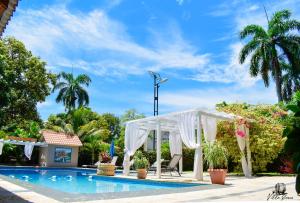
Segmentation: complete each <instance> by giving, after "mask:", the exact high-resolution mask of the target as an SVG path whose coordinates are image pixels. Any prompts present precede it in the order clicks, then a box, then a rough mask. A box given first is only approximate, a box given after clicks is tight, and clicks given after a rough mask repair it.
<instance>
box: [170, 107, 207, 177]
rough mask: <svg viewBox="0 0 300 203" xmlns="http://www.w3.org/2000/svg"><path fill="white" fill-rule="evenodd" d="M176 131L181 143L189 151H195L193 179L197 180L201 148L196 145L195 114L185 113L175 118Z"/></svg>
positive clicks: (198, 144)
mask: <svg viewBox="0 0 300 203" xmlns="http://www.w3.org/2000/svg"><path fill="white" fill-rule="evenodd" d="M176 118H177V123H178V129H179V132H180V137H181V140H182V142H183V143H184V144H185V145H186V146H187V147H188V148H191V149H196V150H195V158H194V177H195V178H198V177H199V174H200V170H201V168H200V163H201V146H200V143H198V141H197V139H196V135H195V123H196V120H197V113H196V112H187V113H182V114H180V115H178V116H177V117H176Z"/></svg>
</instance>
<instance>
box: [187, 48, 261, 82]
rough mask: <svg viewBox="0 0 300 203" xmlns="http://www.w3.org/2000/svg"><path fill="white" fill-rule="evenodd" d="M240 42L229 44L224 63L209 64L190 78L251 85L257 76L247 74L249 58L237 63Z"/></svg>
mask: <svg viewBox="0 0 300 203" xmlns="http://www.w3.org/2000/svg"><path fill="white" fill-rule="evenodd" d="M242 46H243V45H242V44H241V43H235V44H231V45H230V49H229V53H230V54H229V56H228V60H227V62H226V63H224V64H210V65H208V67H205V68H204V69H203V70H201V72H199V73H198V74H196V75H195V76H194V77H192V79H194V80H198V81H205V82H210V81H214V82H223V83H237V84H239V85H240V86H244V87H247V86H252V85H254V84H255V82H256V81H257V80H258V78H252V77H250V74H249V58H248V59H247V60H246V61H245V63H244V64H242V65H241V64H240V63H239V53H240V50H241V48H242Z"/></svg>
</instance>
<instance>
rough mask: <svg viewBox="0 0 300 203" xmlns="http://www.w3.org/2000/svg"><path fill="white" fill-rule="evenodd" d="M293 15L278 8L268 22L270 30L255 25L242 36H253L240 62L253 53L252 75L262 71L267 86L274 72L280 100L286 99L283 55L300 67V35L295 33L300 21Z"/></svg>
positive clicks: (296, 66) (243, 37)
mask: <svg viewBox="0 0 300 203" xmlns="http://www.w3.org/2000/svg"><path fill="white" fill-rule="evenodd" d="M290 17H291V12H290V11H288V10H282V11H278V12H276V13H275V14H274V15H273V16H272V18H271V20H270V21H268V28H267V29H264V28H263V27H262V26H260V25H254V24H252V25H248V26H246V27H245V28H244V29H243V30H242V31H241V33H240V38H241V39H245V38H247V37H250V38H251V39H250V40H249V41H248V42H247V44H246V45H245V46H244V47H243V48H242V50H241V52H240V57H239V60H240V63H241V64H242V63H244V62H245V60H246V58H247V57H248V56H251V60H250V74H251V76H253V77H256V76H258V75H259V74H260V75H261V77H262V79H263V81H264V84H265V86H266V87H268V86H269V74H271V76H272V78H273V79H274V81H275V84H276V91H277V97H278V101H283V96H282V91H281V88H282V67H281V66H280V57H284V58H285V60H287V62H288V63H290V64H291V66H292V67H293V69H300V67H299V63H300V62H299V53H300V52H299V50H300V48H299V46H300V36H299V34H298V33H295V32H292V31H295V30H298V31H299V30H300V22H298V21H297V20H293V19H290Z"/></svg>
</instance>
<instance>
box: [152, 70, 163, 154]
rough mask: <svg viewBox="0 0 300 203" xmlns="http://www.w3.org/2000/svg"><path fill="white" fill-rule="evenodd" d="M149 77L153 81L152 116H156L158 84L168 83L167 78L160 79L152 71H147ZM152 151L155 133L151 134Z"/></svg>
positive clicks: (157, 74)
mask: <svg viewBox="0 0 300 203" xmlns="http://www.w3.org/2000/svg"><path fill="white" fill-rule="evenodd" d="M148 72H149V74H150V76H151V77H152V78H153V79H154V83H153V85H154V105H153V110H154V112H153V115H154V116H157V115H158V88H159V87H160V84H162V83H165V82H167V81H168V78H161V77H160V75H159V73H155V72H153V71H148ZM153 149H155V131H154V133H153Z"/></svg>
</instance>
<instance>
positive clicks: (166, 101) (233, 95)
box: [147, 84, 277, 112]
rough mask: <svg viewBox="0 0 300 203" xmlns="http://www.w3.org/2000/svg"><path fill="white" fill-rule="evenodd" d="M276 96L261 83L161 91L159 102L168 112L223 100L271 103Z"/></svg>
mask: <svg viewBox="0 0 300 203" xmlns="http://www.w3.org/2000/svg"><path fill="white" fill-rule="evenodd" d="M276 98H277V97H276V91H275V89H274V87H273V86H272V87H269V88H265V87H264V86H263V85H262V84H257V85H256V86H255V87H252V88H248V87H247V88H245V87H240V86H234V87H221V88H218V87H214V88H203V89H200V90H199V89H189V90H182V91H177V92H174V91H172V92H164V91H163V92H161V94H160V100H159V104H160V109H161V111H164V112H170V111H178V110H183V109H189V108H197V107H204V108H214V107H215V105H216V104H217V103H220V102H223V101H225V102H227V103H231V102H238V103H243V102H247V103H250V104H272V103H276V102H277V100H276ZM147 100H148V99H147ZM148 101H149V100H148ZM150 101H151V100H150Z"/></svg>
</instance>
